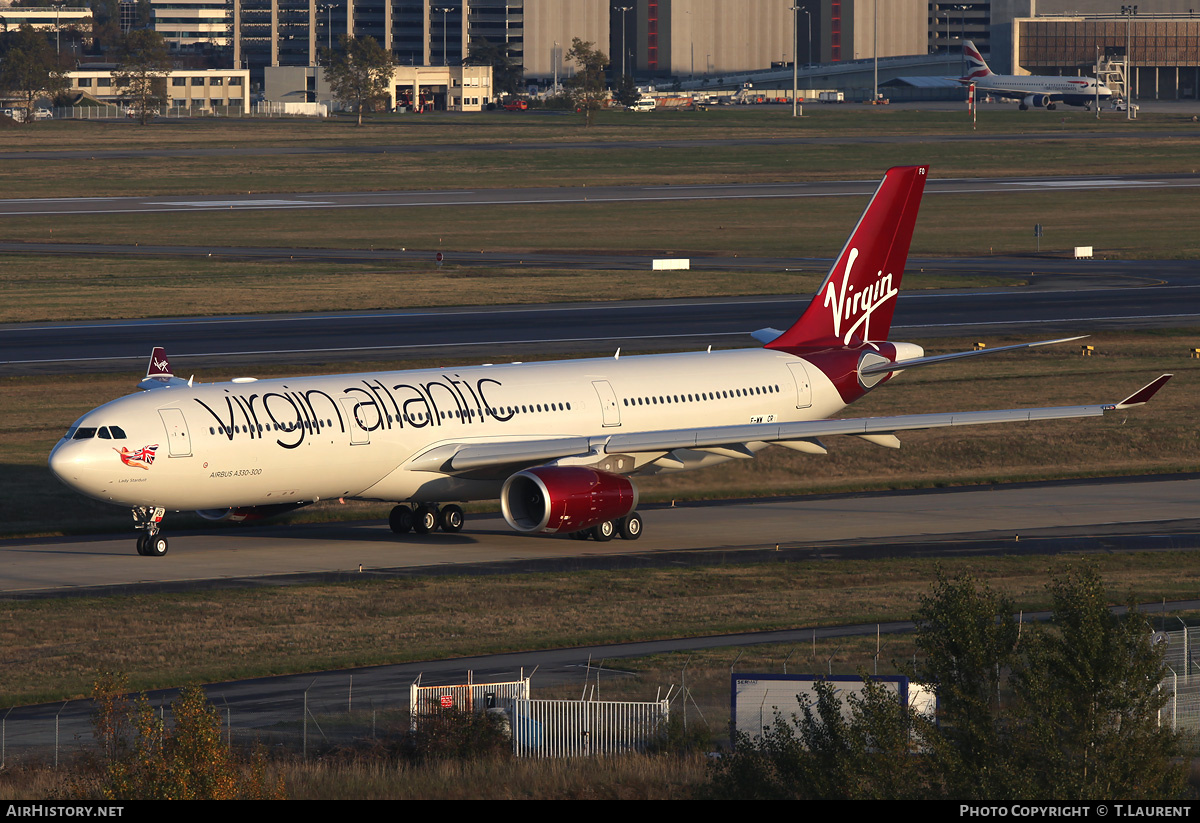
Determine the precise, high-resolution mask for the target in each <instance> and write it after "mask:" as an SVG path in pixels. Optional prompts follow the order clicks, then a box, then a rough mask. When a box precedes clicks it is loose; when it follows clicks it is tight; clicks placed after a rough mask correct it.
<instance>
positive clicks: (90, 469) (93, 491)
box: [49, 441, 107, 496]
mask: <svg viewBox="0 0 1200 823" xmlns="http://www.w3.org/2000/svg"><path fill="white" fill-rule="evenodd" d="M92 452H94V449H89V448H87V444H86V443H75V442H72V441H64V442H62V443H59V444H58V445H57V446H55V447H54V449H53V451H51V452H50V461H49V462H50V471H52V472H53V473H54V476H55V477H57V478H58V479H59V480H60V481H61V482H62V483H63V484H64V485H66V486H69V487H70V488H72V489H75V490H76V491H78V492H82V493H83V494H87V495H93V496H94V495H97V494H100V493H101V492H102V491H103V490H104V487H106V486H107V484H106V483H105V482H104V480H105V478H104V477H103V476H102V473H100V472H97V471H96V470H97V468H99V467H98V466H97V457H96V455H95V454H94V453H92Z"/></svg>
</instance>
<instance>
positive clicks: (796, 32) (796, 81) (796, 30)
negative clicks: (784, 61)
mask: <svg viewBox="0 0 1200 823" xmlns="http://www.w3.org/2000/svg"><path fill="white" fill-rule="evenodd" d="M805 13H806V14H807V13H808V10H807V9H805ZM799 41H800V7H799V6H792V117H799V116H800V112H799V107H798V105H797V103H796V95H797V93H798V92H799V90H800V75H799V72H800V69H799V65H800V58H799V55H797V54H796V52H797V51H799V49H798V48H797V45H796V44H797V43H798V42H799Z"/></svg>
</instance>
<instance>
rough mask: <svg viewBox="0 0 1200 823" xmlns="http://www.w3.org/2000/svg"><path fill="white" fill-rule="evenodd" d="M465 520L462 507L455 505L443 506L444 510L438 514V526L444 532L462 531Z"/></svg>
mask: <svg viewBox="0 0 1200 823" xmlns="http://www.w3.org/2000/svg"><path fill="white" fill-rule="evenodd" d="M465 519H466V518H465V516H464V515H463V510H462V506H456V505H454V504H453V503H451V504H450V505H449V506H442V510H441V511H440V512H439V513H438V525H439V526H440V527H441V529H442V531H444V532H450V533H454V532H460V531H462V530H463V522H464V521H465Z"/></svg>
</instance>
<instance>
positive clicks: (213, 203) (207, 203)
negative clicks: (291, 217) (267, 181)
mask: <svg viewBox="0 0 1200 823" xmlns="http://www.w3.org/2000/svg"><path fill="white" fill-rule="evenodd" d="M146 205H148V206H195V207H197V208H213V207H217V206H219V207H221V208H224V207H225V206H230V207H233V206H239V207H240V206H332V205H333V203H327V202H323V201H320V200H191V201H189V200H184V201H176V202H171V201H165V200H164V201H161V202H152V203H147V204H146Z"/></svg>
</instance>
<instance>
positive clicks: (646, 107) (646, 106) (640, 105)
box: [625, 97, 655, 111]
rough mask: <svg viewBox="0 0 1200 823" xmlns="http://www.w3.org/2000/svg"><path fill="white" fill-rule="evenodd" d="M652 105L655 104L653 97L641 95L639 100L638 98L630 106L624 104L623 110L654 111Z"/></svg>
mask: <svg viewBox="0 0 1200 823" xmlns="http://www.w3.org/2000/svg"><path fill="white" fill-rule="evenodd" d="M654 106H655V103H654V98H653V97H643V98H642V99H641V100H638V101H637V102H636V103H634V104H633V105H632V106H626V107H625V110H626V111H654Z"/></svg>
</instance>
